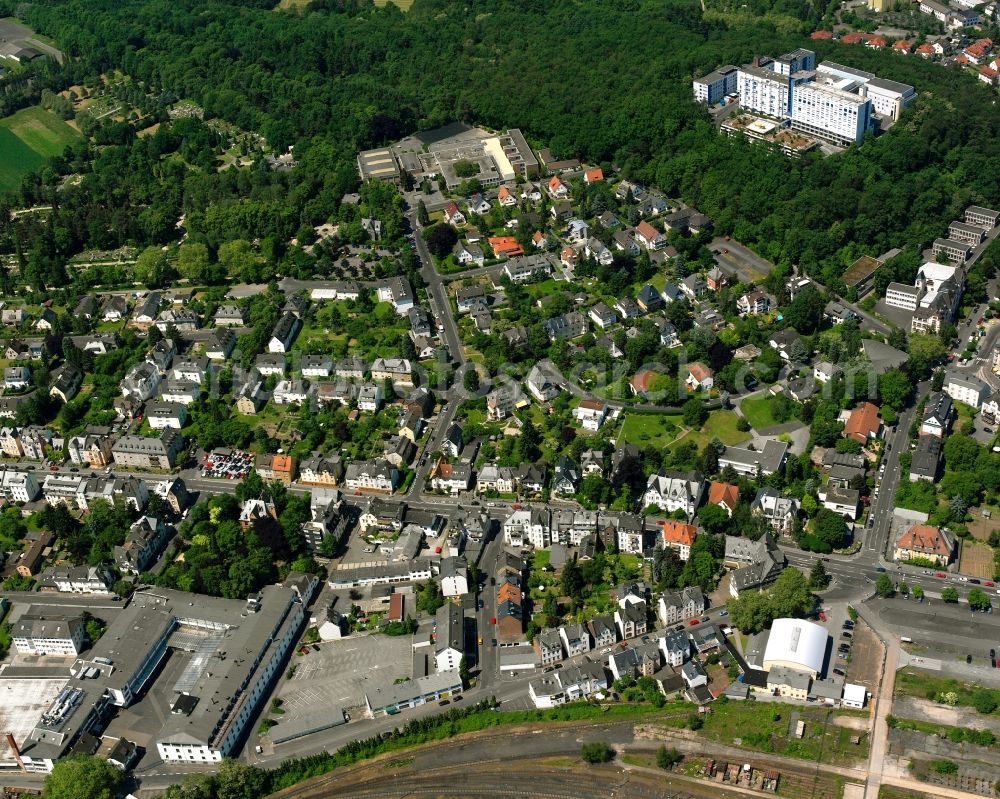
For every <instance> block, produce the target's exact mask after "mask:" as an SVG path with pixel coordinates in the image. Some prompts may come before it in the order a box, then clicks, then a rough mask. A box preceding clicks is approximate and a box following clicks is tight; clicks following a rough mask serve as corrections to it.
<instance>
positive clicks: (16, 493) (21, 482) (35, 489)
mask: <svg viewBox="0 0 1000 799" xmlns="http://www.w3.org/2000/svg"><path fill="white" fill-rule="evenodd" d="M41 493H42V489H41V486H39V485H38V478H37V477H35V474H34V472H16V471H14V470H13V469H5V470H4V471H3V473H2V474H0V498H3V499H5V500H7V501H8V502H32V501H34V500H35V499H37V498H38V495H39V494H41Z"/></svg>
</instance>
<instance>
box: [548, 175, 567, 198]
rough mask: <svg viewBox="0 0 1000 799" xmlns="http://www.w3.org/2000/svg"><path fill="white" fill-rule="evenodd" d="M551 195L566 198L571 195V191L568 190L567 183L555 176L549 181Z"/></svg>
mask: <svg viewBox="0 0 1000 799" xmlns="http://www.w3.org/2000/svg"><path fill="white" fill-rule="evenodd" d="M549 194H551V195H552V196H553V197H565V196H566V195H567V194H569V189H567V188H566V184H565V183H563V182H562V181H561V180H559V176H558V175H553V176H552V179H551V180H550V181H549Z"/></svg>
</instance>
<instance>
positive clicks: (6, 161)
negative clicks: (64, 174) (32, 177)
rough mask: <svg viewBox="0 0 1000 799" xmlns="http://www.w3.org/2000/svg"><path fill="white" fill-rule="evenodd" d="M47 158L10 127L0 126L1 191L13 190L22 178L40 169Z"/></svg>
mask: <svg viewBox="0 0 1000 799" xmlns="http://www.w3.org/2000/svg"><path fill="white" fill-rule="evenodd" d="M44 163H45V159H44V158H43V157H42V156H40V155H39V154H38V153H36V152H35V151H34V150H32V149H31V148H30V147H28V145H27V144H25V143H24V142H23V141H21V140H20V139H19V138H17V136H15V135H14V134H13V133H11V131H10V130H9V129H8V128H5V127H0V191H3V192H5V191H13V190H14V189H16V188H17V187H18V186H20V185H21V178H23V177H24V176H25V175H26V174H28V173H29V172H31V171H33V170H35V169H38V167H40V166H41V165H42V164H44Z"/></svg>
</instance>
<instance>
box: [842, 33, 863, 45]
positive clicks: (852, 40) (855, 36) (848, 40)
mask: <svg viewBox="0 0 1000 799" xmlns="http://www.w3.org/2000/svg"><path fill="white" fill-rule="evenodd" d="M867 40H868V35H867V34H865V33H860V32H858V31H851V32H850V33H845V34H844V35H843V36H841V37H840V41H841V42H842V43H843V44H861V43H862V42H864V41H867Z"/></svg>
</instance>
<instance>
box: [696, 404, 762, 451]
mask: <svg viewBox="0 0 1000 799" xmlns="http://www.w3.org/2000/svg"><path fill="white" fill-rule="evenodd" d="M739 420H740V418H739V417H738V416H737V415H736V413H735V412H733V411H713V412H712V414H711V415H710V416H709V417H708V421H707V422H705V428H704V432H705V433H706V434H707V435H708V437H709V438H710V439H711V438H713V437H715V438H718V439H719V441H721V442H722V443H723V444H725V445H726V446H733V445H734V444H742V443H743V442H744V441H748V440H749V439H750V437H751V436H750V434H749V433H744V432H743V431H742V430H739V429H737V427H736V425H737V423H738V422H739Z"/></svg>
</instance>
